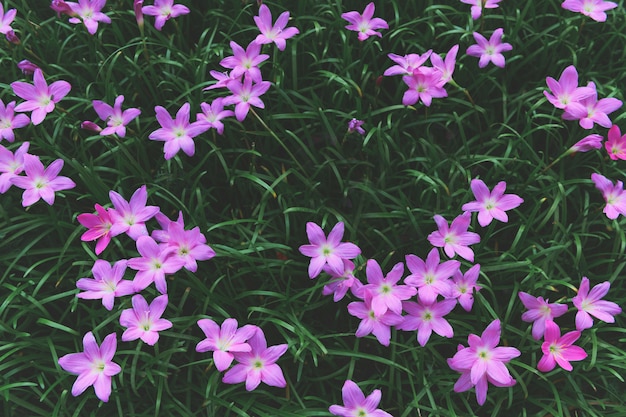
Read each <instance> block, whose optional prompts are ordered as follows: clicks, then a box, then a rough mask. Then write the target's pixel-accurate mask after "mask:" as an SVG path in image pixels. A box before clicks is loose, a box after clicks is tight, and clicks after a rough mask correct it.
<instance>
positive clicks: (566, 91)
mask: <svg viewBox="0 0 626 417" xmlns="http://www.w3.org/2000/svg"><path fill="white" fill-rule="evenodd" d="M546 84H547V85H548V88H550V92H551V93H552V94H550V93H548V92H547V91H544V92H543V95H544V96H546V98H547V99H548V101H549V102H550V103H552V105H553V106H554V107H556V108H557V109H567V106H569V105H570V104H572V103H578V102H579V101H580V100H582V99H583V98H586V97H589V96H591V95H593V94H594V93H595V88H591V87H579V86H578V71H576V67H575V66H573V65H570V66H568V67H567V68H565V69H564V70H563V72H562V73H561V76H560V77H559V81H557V80H555V79H554V78H552V77H546Z"/></svg>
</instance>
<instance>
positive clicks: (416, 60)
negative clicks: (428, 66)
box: [383, 49, 433, 77]
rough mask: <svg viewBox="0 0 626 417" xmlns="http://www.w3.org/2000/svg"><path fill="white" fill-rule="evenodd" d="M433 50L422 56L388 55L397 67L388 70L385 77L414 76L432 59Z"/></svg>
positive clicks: (393, 66)
mask: <svg viewBox="0 0 626 417" xmlns="http://www.w3.org/2000/svg"><path fill="white" fill-rule="evenodd" d="M432 52H433V51H432V49H429V50H428V51H426V52H424V53H423V54H422V55H418V54H408V55H404V56H400V55H396V54H387V56H388V57H389V59H391V60H392V61H393V62H395V63H396V65H392V66H391V67H389V68H387V69H386V70H385V72H384V73H383V75H384V76H386V77H388V76H391V75H409V76H411V75H413V72H414V71H415V70H416V69H418V68H420V67H421V66H422V64H423V63H424V62H426V60H427V59H428V57H430V54H431V53H432Z"/></svg>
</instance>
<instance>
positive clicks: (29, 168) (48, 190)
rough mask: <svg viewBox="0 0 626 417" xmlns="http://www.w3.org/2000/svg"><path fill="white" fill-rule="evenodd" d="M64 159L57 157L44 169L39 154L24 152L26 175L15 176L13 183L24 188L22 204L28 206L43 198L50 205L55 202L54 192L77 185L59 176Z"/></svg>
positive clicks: (12, 179)
mask: <svg viewBox="0 0 626 417" xmlns="http://www.w3.org/2000/svg"><path fill="white" fill-rule="evenodd" d="M61 168H63V160H62V159H57V160H55V161H54V162H52V163H51V164H50V165H49V166H48V167H47V168H45V169H44V166H43V164H42V163H41V161H40V160H39V157H38V156H35V155H30V154H24V172H25V173H26V176H24V177H22V176H19V177H13V178H11V179H10V181H11V184H13V185H15V186H16V187H19V188H22V189H24V193H23V194H22V206H24V207H28V206H30V205H32V204H35V203H36V202H37V201H39V199H43V200H44V201H45V202H46V203H48V204H49V205H52V204H54V192H55V191H61V190H69V189H70V188H74V187H76V184H75V183H74V181H72V180H71V179H69V178H67V177H62V176H61V177H59V176H58V175H59V172H61Z"/></svg>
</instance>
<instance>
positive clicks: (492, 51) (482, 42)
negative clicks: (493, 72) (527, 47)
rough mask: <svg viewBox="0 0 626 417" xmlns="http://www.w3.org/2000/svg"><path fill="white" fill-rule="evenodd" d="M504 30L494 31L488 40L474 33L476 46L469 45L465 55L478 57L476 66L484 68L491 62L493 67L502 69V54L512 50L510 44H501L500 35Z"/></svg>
mask: <svg viewBox="0 0 626 417" xmlns="http://www.w3.org/2000/svg"><path fill="white" fill-rule="evenodd" d="M503 33H504V29H502V28H498V29H496V30H495V31H494V32H493V34H492V35H491V37H490V38H489V40H487V39H486V38H485V37H484V36H483V35H481V34H480V33H478V32H474V33H473V35H474V40H475V41H476V45H471V46H470V47H469V48H467V51H466V53H467V54H468V55H470V56H475V57H479V58H480V60H479V61H478V66H479V67H480V68H484V67H486V66H487V64H488V63H489V62H492V63H493V64H494V65H495V66H497V67H500V68H504V55H502V52H506V51H510V50H511V49H513V47H512V46H511V44H509V43H502V34H503Z"/></svg>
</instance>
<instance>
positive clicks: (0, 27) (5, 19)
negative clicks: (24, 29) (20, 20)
mask: <svg viewBox="0 0 626 417" xmlns="http://www.w3.org/2000/svg"><path fill="white" fill-rule="evenodd" d="M15 15H17V10H16V9H9V10H7V11H6V13H5V12H4V7H3V6H2V3H0V33H2V34H3V35H9V34H10V33H11V32H13V29H12V28H11V23H13V20H14V19H15ZM7 39H8V36H7Z"/></svg>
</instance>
